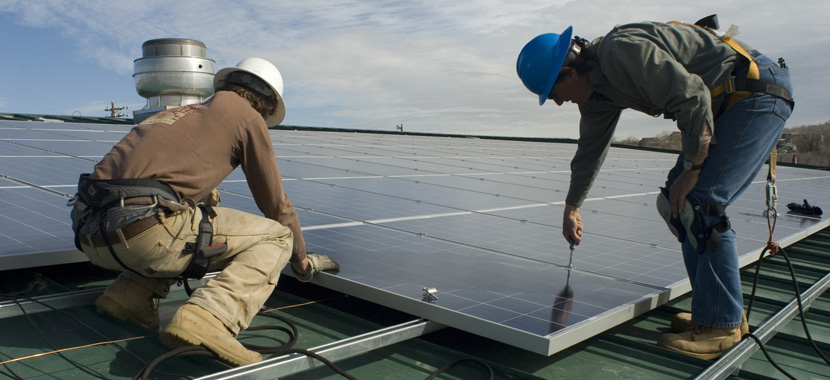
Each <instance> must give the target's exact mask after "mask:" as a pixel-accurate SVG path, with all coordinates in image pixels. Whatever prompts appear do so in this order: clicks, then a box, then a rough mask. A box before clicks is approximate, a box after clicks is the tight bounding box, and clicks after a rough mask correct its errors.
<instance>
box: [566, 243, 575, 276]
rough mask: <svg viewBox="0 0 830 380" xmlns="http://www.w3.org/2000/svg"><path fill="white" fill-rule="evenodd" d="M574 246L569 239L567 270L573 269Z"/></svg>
mask: <svg viewBox="0 0 830 380" xmlns="http://www.w3.org/2000/svg"><path fill="white" fill-rule="evenodd" d="M574 244H575V242H574V241H573V239H571V247H570V248H571V258H570V259H569V260H568V269H574Z"/></svg>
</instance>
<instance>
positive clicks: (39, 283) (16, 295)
mask: <svg viewBox="0 0 830 380" xmlns="http://www.w3.org/2000/svg"><path fill="white" fill-rule="evenodd" d="M35 287H41V288H42V287H45V283H44V281H43V280H42V275H41V274H40V273H37V274H35V278H34V279H33V280H32V281H30V282H29V284H28V285H27V286H26V288H25V289H23V290H20V291H16V292H13V293H0V298H8V299H11V300H13V301H14V302H15V303H16V304H17V306H18V307H19V308H20V310H21V311H22V313H23V315H25V316H26V317H27V318H28V319H29V322H30V323H31V324H32V326H33V327H34V328H35V329H36V330H37V331H38V332H39V333H40V334H41V335H43V333H42V332H41V330H40V329H39V328H38V326H37V324H35V322H34V321H33V320H32V318H31V317H30V316H29V313H28V312H27V311H26V310H25V309H24V308H23V305H21V304H20V302H19V299H25V300H27V301H29V302H33V303H37V304H39V305H41V306H44V307H46V308H48V309H50V310H52V311H55V312H58V313H60V314H62V315H64V316H65V317H67V318H69V319H71V320H73V321H75V323H77V324H79V325H81V326H83V327H85V328H86V329H88V330H90V331H92V332H94V333H96V334H98V335H99V336H101V337H103V338H104V339H107V340H108V343H116V342H118V341H114V340H112V339H110V338H109V337H107V336H105V335H104V334H102V333H101V332H99V331H98V330H96V329H94V328H92V327H91V326H89V325H87V324H86V323H84V322H83V321H81V320H80V319H78V318H75V317H73V316H71V315H69V314H68V313H66V312H64V311H63V310H60V309H58V308H55V307H54V306H52V305H49V304H47V303H45V302H42V301H40V300H38V299H36V298H32V297H29V296H25V295H24V294H26V293H29V292H31V291H32V290H34V289H35ZM44 340H45V341H46V343H47V344H49V346H50V347H51V348H52V351H51V352H48V353H49V354H58V355H59V356H60V357H62V358H64V359H66V360H67V361H69V362H70V363H72V364H73V365H74V366H75V367H77V368H79V369H80V370H82V371H84V372H87V373H88V371H87V370H85V369H84V368H81V367H79V366H80V364H78V363H76V362H73V361H72V360H71V359H69V358H67V357H66V356H64V355H63V354H62V353H61V352H62V351H66V350H67V349H63V350H58V349H56V348H55V346H54V345H52V344H51V342H49V341H48V340H46V339H45V338H44ZM115 346H116V347H118V349H119V350H121V351H124V352H126V353H127V354H129V355H131V356H132V357H134V358H135V359H136V360H138V361H140V362H141V363H144V364H145V365H146V364H147V362H146V361H144V360H143V359H142V358H141V357H139V356H138V355H136V354H134V353H133V352H131V351H130V350H128V349H126V348H124V347H121V346H120V345H117V344H116V345H115ZM76 348H77V347H76ZM7 362H8V361H7ZM7 362H4V363H3V365H4V366H5V367H6V369H8V370H9V371H11V372H12V373H13V374H14V371H12V370H11V369H10V368H9V367H8V364H6V363H7ZM158 372H159V373H161V374H164V375H168V376H179V375H178V374H174V373H170V372H162V371H158ZM4 374H5V373H4ZM98 375H99V376H98V377H99V378H103V379H107V378H106V377H104V376H103V375H101V374H98ZM15 376H16V374H15ZM93 376H95V375H94V374H93ZM10 377H12V378H15V379H17V378H19V376H18V377H17V378H16V377H14V376H10Z"/></svg>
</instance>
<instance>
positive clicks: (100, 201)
mask: <svg viewBox="0 0 830 380" xmlns="http://www.w3.org/2000/svg"><path fill="white" fill-rule="evenodd" d="M76 197H77V198H78V199H80V200H81V201H82V202H83V203H84V204H85V205H86V206H87V209H88V212H87V213H86V214H85V216H84V217H82V218H81V220H80V221H79V226H78V227H77V228H78V229H80V225H81V224H83V223H85V222H86V221H87V219H88V218H89V216H90V215H94V214H99V215H100V218H99V223H98V224H99V225H98V232H99V233H100V234H101V236H102V237H103V239H104V242H105V243H106V245H107V249H108V250H109V252H110V255H111V256H112V258H113V259H114V260H115V261H116V262H117V263H118V265H120V266H121V267H122V268H124V269H126V270H129V271H130V272H133V273H135V274H138V275H140V276H144V277H146V275H144V274H142V273H141V272H140V271H137V270H135V269H133V268H130V267H128V266H127V265H126V264H124V262H123V261H121V259H120V258H119V257H118V255H116V254H115V250H114V249H113V248H112V242H110V240H109V238H108V237H107V233H106V230H107V228H106V226H105V225H104V224H105V220H106V214H107V210H109V209H110V208H111V207H114V206H118V205H120V206H122V207H123V206H124V204H125V201H127V200H129V199H131V198H136V197H151V198H154V199H155V201H156V205H158V206H161V207H165V208H167V209H182V208H183V207H184V206H183V205H182V204H181V203H179V201H178V196H177V195H176V193H175V192H173V189H171V188H170V186H168V185H167V184H165V183H164V182H161V181H157V180H154V179H148V178H127V179H107V180H100V179H91V178H89V174H88V173H87V174H81V176H80V178H79V180H78V194H77V195H76ZM196 206H197V207H199V208H200V209H201V210H202V219H201V221H200V222H199V233H198V235H197V236H196V242H194V243H186V244H185V248H184V250H182V253H183V254H188V255H192V257H191V260H190V264H189V265H188V266H187V268H185V270H184V271H183V272H182V273H181V274H180V275H179V279H180V280H186V279H188V278H194V279H201V278H203V277H204V276H205V274H206V273H207V270H208V267H209V266H210V260H211V258H213V257H215V256H218V255H221V254H222V253H225V252H226V251H227V244H215V245H213V244H212V243H213V224H212V223H211V221H212V219H213V218H215V217H216V211H214V210H213V207H211V206H208V205H205V204H197V205H196ZM78 232H79V231H78V230H76V231H75V246H76V247H77V248H78V249H79V250H80V249H81V246H80V243H79V240H78V235H79V233H78ZM183 282H184V283H185V285H186V290H189V289H188V288H189V287H188V286H187V281H183ZM189 293H190V291H188V294H189Z"/></svg>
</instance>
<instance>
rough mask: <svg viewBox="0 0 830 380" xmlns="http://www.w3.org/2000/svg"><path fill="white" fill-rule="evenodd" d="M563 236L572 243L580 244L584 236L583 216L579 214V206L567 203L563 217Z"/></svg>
mask: <svg viewBox="0 0 830 380" xmlns="http://www.w3.org/2000/svg"><path fill="white" fill-rule="evenodd" d="M562 236H564V237H565V240H566V241H567V242H568V244H570V243H571V242H574V244H579V242H580V241H581V238H582V217H580V216H579V207H578V206H573V205H569V204H566V205H565V213H564V215H563V217H562Z"/></svg>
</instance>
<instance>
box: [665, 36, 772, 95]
mask: <svg viewBox="0 0 830 380" xmlns="http://www.w3.org/2000/svg"><path fill="white" fill-rule="evenodd" d="M668 23H669V24H679V25H690V26H694V27H697V28H701V29H704V30H706V31H707V32H709V33H712V35H714V36H715V37H718V39H720V40H721V41H723V42H725V43H726V44H727V45H729V47H731V48H732V50H735V51H736V52H737V53H738V54H740V55H741V56H743V57H744V58H746V60H747V62H749V71H748V72H747V74H746V77H747V78H749V79H759V78H760V77H761V75H760V71H758V64H757V63H756V62H755V60H753V59H752V56H750V55H749V53H748V52H747V51H746V49H744V48H743V47H742V46H741V44H739V43H738V42H737V41H735V40H733V39H731V38H729V37H726V38H723V37H721V36H718V35H717V34H715V32H714V31H712V30H711V29H709V28H704V27H701V26H697V25H693V24H687V23H684V22H680V21H669V22H668ZM724 92H726V93H728V94H732V96H731V97H729V102H728V103H727V104H726V107H727V108H729V107H732V106H733V105H735V103H737V102H739V101H740V100H741V99H743V98H745V97H747V96H749V94H750V92H749V91H735V82H734V81H733V78H730V79H728V80H726V82H723V83H721V84H719V85H717V86H715V87H713V88H711V89H709V93H710V94H711V96H712V97H713V98H714V97H715V96H718V95H720V94H722V93H724Z"/></svg>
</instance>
